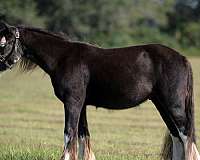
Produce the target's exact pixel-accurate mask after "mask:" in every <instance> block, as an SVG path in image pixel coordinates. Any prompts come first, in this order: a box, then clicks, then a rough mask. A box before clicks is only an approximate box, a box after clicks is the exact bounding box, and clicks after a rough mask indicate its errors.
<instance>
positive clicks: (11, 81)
mask: <svg viewBox="0 0 200 160" xmlns="http://www.w3.org/2000/svg"><path fill="white" fill-rule="evenodd" d="M190 61H191V62H192V65H193V71H194V79H195V87H194V89H195V105H196V133H197V142H198V146H199V145H200V140H199V138H198V137H199V136H200V132H199V129H200V108H199V105H200V98H199V97H200V72H199V68H198V67H199V65H200V58H192V59H190ZM0 102H1V103H0V160H57V159H59V157H60V156H61V153H62V147H63V127H64V123H63V120H64V114H63V105H62V103H61V102H59V100H58V99H57V98H56V97H55V96H54V93H53V89H52V87H51V83H50V80H49V78H48V75H44V73H43V72H41V71H40V70H37V71H35V72H33V73H32V74H20V73H18V71H11V72H10V73H9V72H7V73H4V74H3V76H1V77H0ZM88 121H89V128H90V132H91V140H92V148H93V151H94V152H95V155H96V158H97V160H157V159H159V153H160V148H161V145H162V141H163V137H164V134H165V130H166V126H165V124H164V123H163V121H162V120H161V118H160V115H159V114H158V112H157V110H156V109H155V107H154V106H153V105H152V103H151V102H150V101H148V102H146V103H144V104H142V105H140V106H139V107H137V108H132V109H128V110H122V111H111V110H105V109H96V108H95V107H88Z"/></svg>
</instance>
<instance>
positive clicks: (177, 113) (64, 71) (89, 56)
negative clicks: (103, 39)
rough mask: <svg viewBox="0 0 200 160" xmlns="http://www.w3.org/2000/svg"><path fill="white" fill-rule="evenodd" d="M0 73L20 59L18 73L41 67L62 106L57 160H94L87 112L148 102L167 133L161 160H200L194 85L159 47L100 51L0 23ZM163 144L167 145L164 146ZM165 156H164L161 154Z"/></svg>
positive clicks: (183, 65) (175, 57)
mask: <svg viewBox="0 0 200 160" xmlns="http://www.w3.org/2000/svg"><path fill="white" fill-rule="evenodd" d="M0 39H1V41H0V54H1V56H0V61H1V65H0V69H1V70H6V69H7V68H12V67H13V66H14V64H16V63H17V62H18V61H20V59H21V63H20V64H21V69H22V70H23V71H27V70H32V69H34V68H35V67H36V66H37V65H38V66H40V67H41V68H42V69H43V70H44V71H45V72H46V73H47V74H48V75H49V76H50V78H51V81H52V85H53V87H54V91H55V95H56V96H57V97H58V98H59V99H60V100H61V101H62V102H63V103H64V108H65V129H64V144H65V145H64V152H63V156H62V158H61V159H64V160H77V159H78V155H77V140H78V141H79V158H80V159H83V160H94V159H95V157H94V154H93V152H92V151H91V147H90V135H89V130H88V124H87V117H86V106H87V105H94V106H97V107H104V108H108V109H126V108H129V107H134V106H137V105H138V104H140V103H142V102H144V101H146V100H147V99H150V100H151V101H152V102H153V103H154V104H155V106H156V108H157V109H158V111H159V112H160V115H161V116H162V118H163V120H164V122H165V123H166V125H167V127H168V129H169V130H170V137H171V144H170V146H171V147H170V148H168V149H167V148H165V150H164V153H165V154H163V155H164V159H170V160H171V159H172V160H200V156H199V153H198V151H197V149H196V145H195V126H194V103H193V79H192V70H191V65H190V63H189V62H188V61H187V59H186V58H185V57H184V56H181V55H180V54H179V53H177V52H176V51H175V50H173V49H171V48H168V47H166V46H163V45H160V44H150V45H140V46H130V47H126V48H113V49H103V48H100V47H96V46H93V45H90V44H86V43H80V42H73V41H70V40H67V39H66V38H64V37H63V36H60V35H59V34H54V33H50V32H48V31H45V30H41V29H36V28H30V27H23V26H21V27H20V26H19V27H14V26H10V25H8V24H5V23H0ZM166 143H168V141H166ZM166 152H167V153H166Z"/></svg>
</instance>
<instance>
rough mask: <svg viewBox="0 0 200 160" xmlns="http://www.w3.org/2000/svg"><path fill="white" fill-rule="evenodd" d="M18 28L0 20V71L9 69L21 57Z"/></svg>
mask: <svg viewBox="0 0 200 160" xmlns="http://www.w3.org/2000/svg"><path fill="white" fill-rule="evenodd" d="M19 38H20V34H19V30H18V29H17V28H16V27H14V26H10V25H8V24H7V23H5V22H0V71H5V70H7V69H11V68H12V67H13V65H14V64H16V63H17V62H18V61H19V60H20V59H21V57H22V55H23V51H22V47H21V45H20V41H19Z"/></svg>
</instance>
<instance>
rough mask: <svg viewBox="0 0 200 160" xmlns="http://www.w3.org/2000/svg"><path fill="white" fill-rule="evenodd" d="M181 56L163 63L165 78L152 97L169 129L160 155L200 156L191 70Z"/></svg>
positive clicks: (169, 158)
mask: <svg viewBox="0 0 200 160" xmlns="http://www.w3.org/2000/svg"><path fill="white" fill-rule="evenodd" d="M177 59H178V58H177ZM177 59H176V60H177ZM178 60H179V61H176V62H173V63H172V62H170V65H169V64H165V66H163V68H164V69H163V70H162V72H163V77H165V79H164V78H163V79H161V81H160V82H159V85H157V88H156V92H155V93H154V96H153V97H152V101H153V103H154V104H155V105H156V108H157V109H158V111H159V112H160V114H161V116H162V118H163V120H164V121H165V123H166V125H167V127H168V129H169V130H170V136H168V138H166V139H165V144H164V146H165V147H164V148H163V152H162V154H161V155H162V158H161V159H163V160H200V158H199V153H198V151H197V148H196V145H195V125H194V102H193V77H192V70H191V66H190V63H189V62H188V61H187V60H186V59H184V58H182V59H181V58H180V57H179V59H178ZM172 61H173V60H172ZM174 61H175V60H174Z"/></svg>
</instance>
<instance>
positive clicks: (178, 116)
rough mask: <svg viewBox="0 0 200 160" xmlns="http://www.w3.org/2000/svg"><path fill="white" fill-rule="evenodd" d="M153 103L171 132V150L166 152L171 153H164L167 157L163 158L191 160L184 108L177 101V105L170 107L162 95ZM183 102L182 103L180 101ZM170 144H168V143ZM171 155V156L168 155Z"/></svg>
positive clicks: (168, 159)
mask: <svg viewBox="0 0 200 160" xmlns="http://www.w3.org/2000/svg"><path fill="white" fill-rule="evenodd" d="M158 97H159V98H158ZM152 101H153V103H154V104H155V105H156V108H157V109H158V111H159V112H160V114H161V116H162V118H163V120H164V122H165V124H166V125H167V127H168V129H169V130H170V137H171V142H172V143H171V144H170V145H168V146H169V147H170V148H171V151H170V150H169V149H166V148H165V149H166V150H164V151H163V152H165V151H169V153H164V154H163V155H165V157H162V159H163V160H189V159H188V158H187V157H188V155H187V150H188V148H187V144H188V140H189V138H188V136H187V128H186V125H185V124H186V121H187V117H186V113H185V108H184V106H183V105H182V104H181V103H179V104H178V102H177V101H174V102H176V103H174V104H171V105H169V103H166V101H164V98H161V97H160V95H159V96H157V97H156V98H155V97H154V98H153V99H152ZM179 102H181V101H179ZM166 143H168V142H166ZM168 154H171V155H168Z"/></svg>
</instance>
